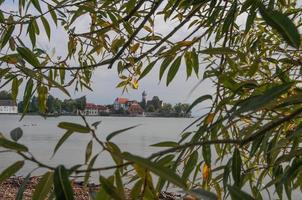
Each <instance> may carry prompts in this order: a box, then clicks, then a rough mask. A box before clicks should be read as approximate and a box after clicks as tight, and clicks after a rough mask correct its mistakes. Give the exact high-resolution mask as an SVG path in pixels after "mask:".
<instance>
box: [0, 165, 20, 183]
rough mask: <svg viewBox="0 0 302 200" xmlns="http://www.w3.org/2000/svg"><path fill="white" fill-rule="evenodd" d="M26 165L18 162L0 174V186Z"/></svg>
mask: <svg viewBox="0 0 302 200" xmlns="http://www.w3.org/2000/svg"><path fill="white" fill-rule="evenodd" d="M23 165H24V161H17V162H15V163H14V164H12V165H11V166H9V167H8V168H6V169H5V170H4V171H2V172H1V174H0V184H1V183H2V182H3V181H5V180H6V179H7V178H9V177H11V176H12V175H14V174H16V173H17V172H18V171H19V170H20V169H21V168H22V167H23Z"/></svg>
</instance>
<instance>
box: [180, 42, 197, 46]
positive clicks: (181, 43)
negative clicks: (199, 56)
mask: <svg viewBox="0 0 302 200" xmlns="http://www.w3.org/2000/svg"><path fill="white" fill-rule="evenodd" d="M193 43H194V41H180V42H178V43H177V44H178V45H180V46H191V45H192V44H193Z"/></svg>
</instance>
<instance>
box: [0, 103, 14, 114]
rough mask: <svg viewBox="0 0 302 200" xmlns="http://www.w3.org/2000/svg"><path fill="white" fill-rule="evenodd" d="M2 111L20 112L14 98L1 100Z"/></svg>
mask: <svg viewBox="0 0 302 200" xmlns="http://www.w3.org/2000/svg"><path fill="white" fill-rule="evenodd" d="M0 113H6V114H16V113H18V107H17V103H16V102H15V101H13V100H0Z"/></svg>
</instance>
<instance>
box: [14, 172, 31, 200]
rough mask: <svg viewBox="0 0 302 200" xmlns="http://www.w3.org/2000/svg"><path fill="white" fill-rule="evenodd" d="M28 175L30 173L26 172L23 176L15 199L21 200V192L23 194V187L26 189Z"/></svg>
mask: <svg viewBox="0 0 302 200" xmlns="http://www.w3.org/2000/svg"><path fill="white" fill-rule="evenodd" d="M30 175H31V174H28V175H27V176H26V177H25V178H24V180H23V182H22V184H21V185H20V187H19V189H18V193H17V195H16V200H22V199H23V194H24V191H25V189H26V185H27V183H28V181H29V178H30Z"/></svg>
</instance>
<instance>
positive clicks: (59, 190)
mask: <svg viewBox="0 0 302 200" xmlns="http://www.w3.org/2000/svg"><path fill="white" fill-rule="evenodd" d="M53 182H54V191H55V195H56V199H60V200H73V199H74V197H73V190H72V187H71V184H70V182H69V179H68V172H67V170H66V169H65V167H64V166H63V165H59V166H58V167H57V168H56V169H55V172H54V176H53Z"/></svg>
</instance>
